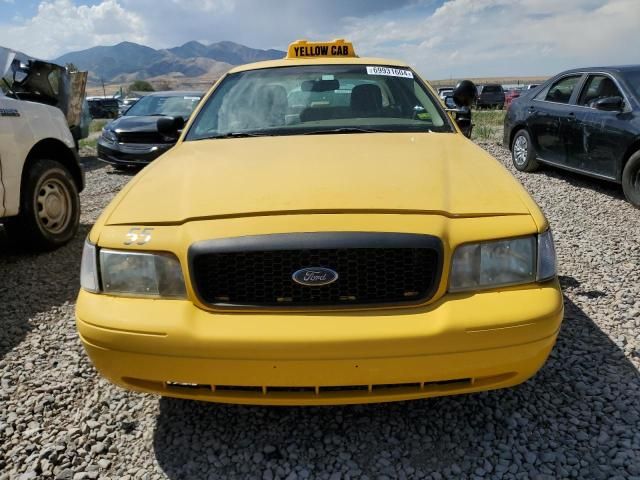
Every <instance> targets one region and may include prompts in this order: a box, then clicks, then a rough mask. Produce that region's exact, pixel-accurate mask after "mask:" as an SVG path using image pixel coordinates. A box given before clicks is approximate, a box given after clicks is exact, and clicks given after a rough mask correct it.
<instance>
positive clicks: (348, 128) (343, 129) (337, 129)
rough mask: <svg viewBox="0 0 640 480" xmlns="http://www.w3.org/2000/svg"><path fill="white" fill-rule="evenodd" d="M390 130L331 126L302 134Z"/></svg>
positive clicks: (382, 131) (386, 131) (387, 131)
mask: <svg viewBox="0 0 640 480" xmlns="http://www.w3.org/2000/svg"><path fill="white" fill-rule="evenodd" d="M389 132H390V130H380V129H373V128H361V127H340V128H332V129H329V130H312V131H310V132H304V133H303V134H302V135H323V134H332V133H389Z"/></svg>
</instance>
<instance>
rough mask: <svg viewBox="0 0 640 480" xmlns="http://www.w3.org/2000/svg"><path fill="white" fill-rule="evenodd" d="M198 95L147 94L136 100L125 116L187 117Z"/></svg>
mask: <svg viewBox="0 0 640 480" xmlns="http://www.w3.org/2000/svg"><path fill="white" fill-rule="evenodd" d="M200 98H201V96H200V95H188V94H185V95H167V96H162V95H148V96H146V97H143V98H141V99H140V100H138V101H137V102H136V103H135V104H134V105H133V106H132V107H131V108H130V109H129V110H127V112H126V113H125V114H124V115H125V116H126V117H132V116H141V117H144V116H150V115H167V116H170V117H183V118H188V117H189V115H191V112H193V109H194V108H196V105H198V102H199V101H200Z"/></svg>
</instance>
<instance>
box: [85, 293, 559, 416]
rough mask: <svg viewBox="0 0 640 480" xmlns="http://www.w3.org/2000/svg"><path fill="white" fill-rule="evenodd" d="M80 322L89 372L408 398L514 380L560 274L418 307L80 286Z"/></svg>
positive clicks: (297, 401)
mask: <svg viewBox="0 0 640 480" xmlns="http://www.w3.org/2000/svg"><path fill="white" fill-rule="evenodd" d="M76 312H77V326H78V331H79V333H80V337H81V339H82V342H83V344H84V346H85V348H86V350H87V353H88V354H89V356H90V357H91V359H92V361H93V363H94V364H95V366H96V367H97V369H98V370H99V371H100V372H101V373H102V374H103V375H104V376H105V377H107V378H108V379H110V380H111V381H112V382H114V383H116V384H119V385H121V386H123V387H125V388H129V389H133V390H138V391H144V392H153V393H158V394H161V395H166V396H174V397H181V398H190V399H199V400H208V401H216V402H226V403H245V404H269V405H322V404H347V403H370V402H383V401H395V400H408V399H416V398H425V397H432V396H440V395H449V394H457V393H469V392H475V391H482V390H489V389H494V388H503V387H508V386H512V385H516V384H518V383H521V382H523V381H525V380H526V379H527V378H529V377H531V376H532V375H534V374H535V373H536V372H537V371H538V369H539V368H540V367H541V366H542V365H543V363H544V362H545V360H546V358H547V356H548V355H549V352H550V351H551V349H552V347H553V345H554V342H555V339H556V336H557V333H558V330H559V328H560V323H561V321H562V314H563V303H562V293H561V291H560V287H559V285H558V283H557V281H555V280H554V281H552V282H548V283H546V284H543V285H530V286H526V287H518V288H511V289H505V290H500V291H497V290H496V291H488V292H482V293H475V294H470V293H467V294H456V295H445V296H444V297H442V298H441V299H440V300H438V301H437V302H435V303H433V304H430V305H427V306H422V307H416V308H404V309H397V310H378V311H376V310H371V311H353V312H346V311H342V312H307V313H289V314H286V313H280V314H271V313H217V312H216V313H214V312H207V311H204V310H201V309H199V308H197V307H195V306H194V305H193V304H192V303H191V302H189V301H177V300H145V299H129V298H118V297H110V296H106V295H95V294H90V293H87V292H84V291H82V292H81V293H80V295H79V298H78V304H77V311H76Z"/></svg>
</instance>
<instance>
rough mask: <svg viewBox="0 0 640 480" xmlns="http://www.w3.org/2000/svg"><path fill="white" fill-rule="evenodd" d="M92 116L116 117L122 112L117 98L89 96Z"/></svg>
mask: <svg viewBox="0 0 640 480" xmlns="http://www.w3.org/2000/svg"><path fill="white" fill-rule="evenodd" d="M87 103H89V113H90V114H91V118H116V117H117V116H118V115H119V113H120V102H119V101H118V99H117V98H102V97H88V98H87Z"/></svg>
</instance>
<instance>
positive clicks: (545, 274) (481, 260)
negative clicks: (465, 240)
mask: <svg viewBox="0 0 640 480" xmlns="http://www.w3.org/2000/svg"><path fill="white" fill-rule="evenodd" d="M555 275H556V260H555V250H554V247H553V237H552V236H551V232H550V231H547V232H545V233H543V234H541V235H538V236H530V237H522V238H513V239H504V240H497V241H488V242H480V243H471V244H467V245H462V246H460V247H458V248H457V249H456V251H455V253H454V255H453V261H452V264H451V276H450V279H449V291H450V292H461V291H468V290H481V289H486V288H494V287H499V286H506V285H519V284H523V283H532V282H535V281H538V282H542V281H545V280H549V279H551V278H553V277H554V276H555Z"/></svg>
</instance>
